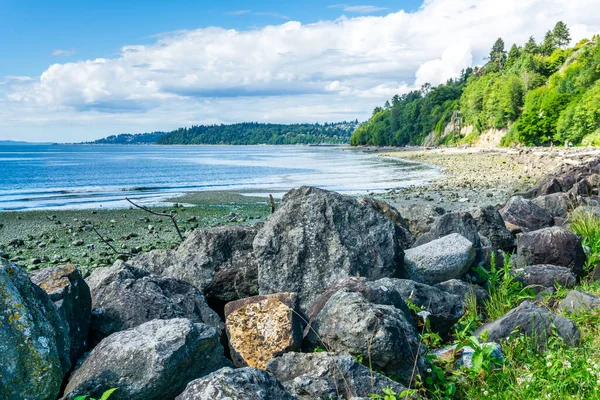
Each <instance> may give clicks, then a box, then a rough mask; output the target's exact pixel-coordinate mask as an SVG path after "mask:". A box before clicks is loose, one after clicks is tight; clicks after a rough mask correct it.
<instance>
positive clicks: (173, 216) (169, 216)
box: [125, 197, 183, 242]
mask: <svg viewBox="0 0 600 400" xmlns="http://www.w3.org/2000/svg"><path fill="white" fill-rule="evenodd" d="M125 200H127V201H128V202H129V203H131V204H132V205H134V206H135V207H137V208H139V209H140V210H144V211H146V212H149V213H150V214H153V215H156V216H159V217H166V218H171V221H172V222H173V225H175V229H176V230H177V234H178V235H179V239H180V240H181V241H182V242H183V235H182V234H181V231H180V230H179V226H178V225H177V221H176V220H175V215H173V214H165V213H159V212H156V211H152V210H151V209H149V208H148V207H144V206H140V205H139V204H135V203H134V202H133V201H131V200H130V199H129V198H127V197H125Z"/></svg>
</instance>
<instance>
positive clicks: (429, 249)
mask: <svg viewBox="0 0 600 400" xmlns="http://www.w3.org/2000/svg"><path fill="white" fill-rule="evenodd" d="M474 260H475V248H474V246H473V243H472V242H471V241H470V240H468V239H467V238H465V237H463V236H462V235H460V234H458V233H453V234H450V235H448V236H444V237H442V238H440V239H436V240H434V241H432V242H428V243H426V244H424V245H421V246H418V247H413V248H412V249H408V250H406V251H405V252H404V268H405V274H406V277H408V278H410V279H412V280H415V281H417V282H421V283H427V284H430V285H432V284H435V283H440V282H443V281H447V280H449V279H460V278H461V277H462V276H464V274H465V273H466V272H467V271H468V270H469V268H470V267H471V265H472V264H473V261H474Z"/></svg>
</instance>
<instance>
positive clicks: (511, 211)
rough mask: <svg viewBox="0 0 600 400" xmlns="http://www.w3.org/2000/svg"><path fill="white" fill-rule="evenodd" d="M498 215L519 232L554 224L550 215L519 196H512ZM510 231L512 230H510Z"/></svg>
mask: <svg viewBox="0 0 600 400" xmlns="http://www.w3.org/2000/svg"><path fill="white" fill-rule="evenodd" d="M500 215H502V218H503V219H504V221H505V222H508V223H509V224H511V225H513V226H514V227H515V228H513V230H515V229H518V230H520V231H521V232H531V231H535V230H537V229H542V228H545V227H548V226H552V225H554V218H553V217H552V215H551V214H550V213H549V212H548V211H546V210H544V209H542V208H541V207H539V206H538V205H536V204H535V203H533V202H532V201H531V200H527V199H524V198H523V197H521V196H513V197H511V198H510V200H508V203H506V205H505V206H504V207H503V208H502V209H501V210H500ZM511 231H512V230H511Z"/></svg>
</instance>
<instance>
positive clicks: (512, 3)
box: [0, 0, 600, 140]
mask: <svg viewBox="0 0 600 400" xmlns="http://www.w3.org/2000/svg"><path fill="white" fill-rule="evenodd" d="M599 12H600V2H598V1H597V0H573V1H567V0H506V1H503V2H498V1H496V0H426V1H425V3H424V4H423V6H422V7H421V8H420V9H419V10H417V11H415V12H411V13H408V12H404V11H398V12H393V13H389V14H387V15H385V16H361V17H356V18H346V17H341V18H340V19H338V20H335V21H321V22H318V23H314V24H308V25H303V24H301V23H300V22H295V21H289V22H286V23H283V24H281V25H271V26H266V27H263V28H259V29H251V30H244V31H239V30H231V29H222V28H217V27H211V28H204V29H197V30H192V31H180V32H174V33H171V34H166V35H161V36H159V37H157V38H156V41H155V42H154V43H153V44H149V45H129V46H125V47H123V48H122V49H121V51H120V53H119V54H118V55H117V56H115V57H113V58H98V59H95V60H81V61H77V62H69V63H57V64H53V65H51V66H50V67H48V69H47V70H46V71H44V73H43V74H42V75H41V76H39V77H37V78H35V79H34V80H31V81H27V80H20V81H19V80H7V79H6V78H4V79H3V78H0V81H2V82H5V84H4V85H3V86H2V88H3V89H2V91H0V138H3V137H4V136H7V135H9V134H10V135H20V137H23V136H24V135H31V136H32V135H42V132H50V133H54V134H59V133H60V134H64V135H65V137H67V136H68V137H71V135H77V134H79V135H82V136H81V137H80V138H79V139H80V140H83V139H88V138H91V137H97V136H102V135H106V134H112V133H118V132H120V131H128V132H136V131H148V130H158V129H170V128H175V127H178V126H184V125H189V124H193V123H206V122H238V121H248V120H252V121H276V122H298V121H334V120H343V119H354V118H359V119H363V118H367V117H368V116H369V115H370V113H371V110H372V109H373V107H375V106H376V105H381V104H382V103H383V102H384V101H385V100H386V99H389V98H390V97H391V96H393V95H394V94H396V93H404V92H406V91H408V90H411V89H412V88H414V87H419V86H420V85H421V84H422V83H425V82H431V83H433V84H436V83H439V82H444V81H445V80H447V79H448V78H450V77H452V76H455V75H457V74H458V73H459V72H460V70H461V69H462V68H465V67H466V66H469V65H471V64H473V63H476V64H477V63H481V62H482V59H483V57H484V56H485V55H486V54H487V53H488V52H489V48H490V47H491V46H492V44H493V43H494V41H495V40H496V38H498V37H499V36H501V37H503V38H504V40H505V42H506V43H507V46H510V45H511V44H512V43H513V42H516V43H524V42H525V41H526V40H527V38H528V37H529V36H530V35H531V34H533V35H535V37H536V38H537V39H538V40H541V39H542V37H543V34H544V32H545V31H546V30H548V29H551V28H552V27H553V25H554V23H555V22H556V21H557V20H559V19H562V20H564V21H565V22H566V23H567V24H568V25H569V26H571V27H572V36H573V39H574V40H579V39H580V38H581V37H582V35H586V36H589V35H590V34H591V33H594V32H599V31H600V20H598V19H597V18H596V17H595V16H596V15H598V13H599ZM84 127H85V129H84ZM84 135H85V136H84ZM36 139H38V140H48V139H52V138H51V137H48V136H46V137H43V136H42V137H36ZM71 140H74V139H71Z"/></svg>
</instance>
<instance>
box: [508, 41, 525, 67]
mask: <svg viewBox="0 0 600 400" xmlns="http://www.w3.org/2000/svg"><path fill="white" fill-rule="evenodd" d="M520 56H521V49H520V48H519V47H518V46H517V45H516V44H513V45H512V47H511V48H510V50H509V51H508V58H507V60H506V65H507V66H508V67H510V66H512V65H513V64H514V63H515V61H517V59H518V58H519V57H520Z"/></svg>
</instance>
